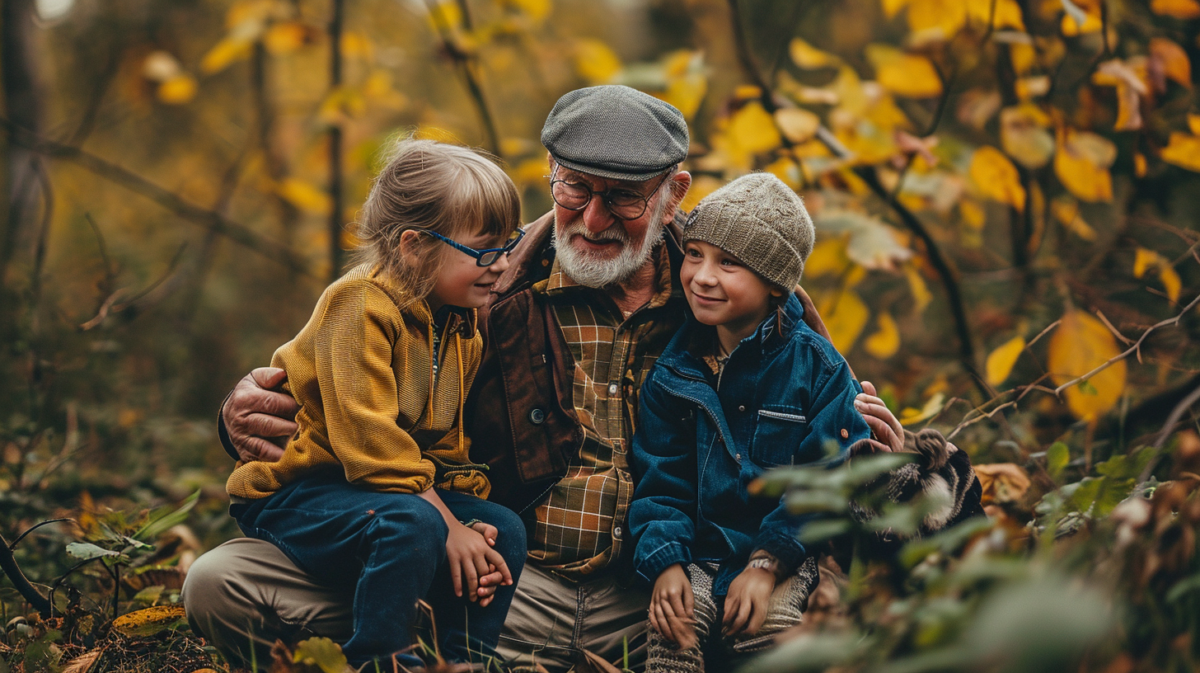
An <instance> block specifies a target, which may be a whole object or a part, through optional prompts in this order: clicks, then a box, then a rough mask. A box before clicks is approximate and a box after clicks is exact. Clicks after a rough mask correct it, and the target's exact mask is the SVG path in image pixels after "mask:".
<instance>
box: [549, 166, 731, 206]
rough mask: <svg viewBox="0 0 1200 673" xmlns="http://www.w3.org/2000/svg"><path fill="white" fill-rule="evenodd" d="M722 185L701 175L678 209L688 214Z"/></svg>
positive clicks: (714, 179)
mask: <svg viewBox="0 0 1200 673" xmlns="http://www.w3.org/2000/svg"><path fill="white" fill-rule="evenodd" d="M545 164H546V162H545V161H542V170H545ZM723 184H725V183H724V182H723V181H722V180H718V179H717V178H714V177H713V176H711V175H701V176H700V177H698V178H696V179H695V180H693V181H692V186H691V188H690V189H688V191H687V195H686V196H684V197H683V203H681V204H679V207H680V208H682V209H683V211H684V212H685V213H690V212H691V211H692V209H693V208H695V207H696V204H698V203H700V200H701V199H703V198H704V197H706V196H708V195H709V194H712V193H713V192H715V191H717V190H718V189H720V188H721V185H723Z"/></svg>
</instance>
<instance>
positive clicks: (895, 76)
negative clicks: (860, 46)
mask: <svg viewBox="0 0 1200 673" xmlns="http://www.w3.org/2000/svg"><path fill="white" fill-rule="evenodd" d="M866 54H867V60H869V61H870V62H871V65H873V66H874V67H875V78H876V80H878V81H879V84H880V85H881V86H882V87H883V88H885V89H887V90H888V91H891V92H892V93H894V94H896V95H898V96H905V97H908V98H933V97H935V96H940V95H941V94H942V79H941V77H939V76H938V73H937V70H936V69H934V67H933V62H932V61H930V60H929V59H927V58H925V57H924V56H919V55H917V54H906V53H904V52H902V51H900V50H899V49H896V48H895V47H891V46H888V45H884V44H868V45H867V48H866Z"/></svg>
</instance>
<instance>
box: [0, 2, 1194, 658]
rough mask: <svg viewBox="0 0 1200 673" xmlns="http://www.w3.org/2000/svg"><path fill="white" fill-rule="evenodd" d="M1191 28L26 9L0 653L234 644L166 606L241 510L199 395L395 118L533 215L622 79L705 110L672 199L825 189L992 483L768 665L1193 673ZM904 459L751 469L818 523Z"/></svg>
mask: <svg viewBox="0 0 1200 673" xmlns="http://www.w3.org/2000/svg"><path fill="white" fill-rule="evenodd" d="M1198 34H1200V2H1197V0H1087V1H1086V2H1077V1H1073V0H882V2H881V1H880V0H843V1H839V2H832V1H828V0H821V1H814V2H797V1H796V0H740V1H739V0H647V1H645V2H640V1H637V0H591V1H588V2H585V1H583V0H424V1H421V0H387V1H384V0H236V1H234V2H230V1H229V0H170V1H166V0H108V1H106V2H98V1H97V0H5V2H4V3H3V15H2V16H0V59H2V64H0V65H2V68H3V72H2V75H3V83H2V84H3V94H4V108H3V109H4V116H3V118H2V119H0V127H2V129H3V133H0V143H2V144H3V147H4V151H5V154H4V164H3V165H4V168H3V170H4V175H5V192H4V197H5V202H4V204H3V207H4V208H5V209H6V211H7V217H6V218H5V220H4V225H3V230H2V231H3V239H2V240H0V332H2V342H0V344H2V345H0V348H2V351H0V352H2V355H0V535H2V536H3V540H4V542H3V543H2V544H0V567H2V568H3V570H4V571H5V574H6V579H5V580H3V582H0V609H2V611H3V621H4V623H5V632H4V634H3V638H2V639H0V671H3V670H25V671H35V670H38V671H40V670H47V671H58V670H62V669H63V668H64V667H69V665H74V666H76V668H75V669H71V670H79V671H83V670H91V671H101V670H122V669H125V670H128V669H129V668H138V667H143V668H145V669H146V670H150V669H155V670H180V671H192V670H196V669H197V668H203V667H204V666H207V665H209V664H210V663H212V662H210V660H209V656H210V654H211V652H208V651H205V650H203V649H201V648H200V645H199V644H198V643H197V642H196V641H195V640H194V639H189V638H187V637H186V629H185V628H183V627H182V626H181V624H180V621H179V619H178V611H177V608H176V607H173V606H174V605H175V602H176V601H177V597H178V588H179V583H180V580H181V578H182V575H183V573H184V572H185V571H186V567H187V565H188V564H189V563H190V561H191V559H194V558H195V556H196V554H198V553H200V552H202V551H203V550H204V549H207V548H211V547H212V546H214V545H216V544H219V543H220V542H221V541H223V540H225V539H228V538H229V537H231V536H233V535H234V534H235V533H236V530H235V526H234V525H233V523H232V520H231V519H229V518H228V517H227V516H226V514H225V504H226V501H225V497H224V489H223V484H224V478H225V476H226V475H227V473H228V471H229V469H230V467H231V462H230V460H229V459H228V457H227V456H226V454H225V453H224V451H222V449H221V447H220V445H219V443H218V441H217V438H216V432H215V423H214V419H215V414H216V410H217V408H218V406H219V404H220V402H221V400H222V398H223V397H224V395H225V394H226V393H227V392H228V391H229V390H230V389H231V387H232V386H233V384H234V383H235V382H236V380H237V379H238V378H240V377H241V376H242V375H244V374H245V373H246V372H247V371H249V370H250V369H251V368H253V367H255V366H261V365H264V364H266V363H267V362H268V361H269V359H270V355H271V353H272V352H273V350H274V349H275V348H276V347H277V346H279V345H280V344H282V343H283V342H285V341H287V340H288V339H290V338H291V337H292V336H293V335H294V334H295V333H296V331H297V330H298V328H299V327H300V326H301V325H303V323H304V322H305V320H306V319H307V317H308V315H309V313H310V311H311V307H312V306H313V304H314V301H315V299H316V297H317V296H318V294H319V293H320V291H321V290H322V289H323V288H324V286H325V285H326V284H327V283H328V282H329V281H330V280H331V279H332V278H334V277H336V275H337V273H338V271H339V270H341V269H344V265H345V263H346V261H347V255H348V253H349V251H350V250H352V249H353V247H354V244H355V238H354V235H353V226H352V223H353V221H354V218H355V214H356V212H357V209H358V207H359V205H360V204H361V202H362V200H363V198H364V196H365V195H366V193H367V190H368V189H369V186H370V180H371V175H372V170H373V168H374V167H375V166H376V161H377V159H378V151H379V149H380V148H381V146H382V145H383V144H384V143H385V142H386V141H387V140H388V139H389V138H390V137H393V136H394V135H395V134H397V133H415V134H416V135H418V136H421V137H430V138H436V139H442V140H447V141H450V142H460V143H464V144H470V145H474V146H479V147H483V148H486V149H488V150H490V151H491V152H493V153H495V154H496V155H497V156H498V157H500V159H501V160H502V161H503V163H504V165H505V167H506V169H507V170H508V171H509V173H510V175H511V176H512V177H513V179H514V180H515V181H516V182H517V183H518V185H519V186H520V188H521V190H522V194H523V198H524V212H525V217H526V219H527V220H530V221H531V220H533V219H534V218H536V217H537V216H539V215H540V214H542V213H543V212H545V211H546V210H547V209H548V208H549V205H550V201H549V196H548V192H547V179H546V177H545V174H546V170H547V169H546V161H545V151H544V149H543V148H542V147H541V145H540V144H539V142H538V133H539V130H540V128H541V124H542V122H543V120H544V119H545V116H546V114H547V112H548V111H549V109H550V108H551V106H552V105H553V103H554V101H555V100H556V99H557V98H558V97H559V96H560V95H561V94H563V93H564V92H566V91H569V90H571V89H573V88H576V87H580V86H586V85H592V84H600V83H622V84H628V85H630V86H634V87H637V88H640V89H642V90H644V91H647V92H650V93H652V94H654V95H656V96H659V97H662V98H664V99H665V100H668V101H669V102H671V103H672V104H674V105H676V106H677V107H678V108H679V109H680V110H682V111H683V113H684V114H685V116H686V117H687V118H688V121H689V123H690V125H691V129H692V148H691V153H690V156H689V158H688V161H687V164H686V165H685V168H686V169H687V170H690V171H691V172H692V174H693V176H694V178H695V182H694V185H693V188H692V190H691V192H690V193H689V196H688V200H687V202H686V203H685V208H690V207H692V206H693V205H694V204H695V203H696V202H697V201H698V200H699V199H700V198H701V197H703V196H704V195H705V194H707V193H709V192H711V191H712V190H713V189H715V188H716V187H718V186H720V185H721V184H723V183H725V182H726V181H728V180H730V179H732V178H734V177H737V176H738V175H741V174H744V173H746V172H748V171H751V170H767V171H770V172H772V173H775V174H776V175H778V176H779V177H780V178H782V179H783V180H784V181H785V182H787V183H788V184H789V185H791V186H792V187H793V188H795V189H796V190H797V191H798V192H800V193H801V194H802V195H803V196H804V197H805V199H806V203H807V205H808V207H809V209H810V211H811V212H812V214H813V216H814V219H815V221H816V224H817V229H818V237H819V240H818V244H817V247H816V249H815V250H814V252H813V255H812V258H811V259H810V260H809V262H808V265H807V267H806V273H805V279H804V284H805V286H806V287H807V289H808V291H809V292H810V293H811V294H812V295H813V297H814V298H815V300H816V301H817V304H818V306H819V307H820V309H821V312H822V315H823V317H824V319H825V321H826V322H827V324H828V325H829V327H830V331H831V333H832V335H833V339H834V341H835V345H836V346H837V347H838V348H839V350H841V351H842V352H843V353H844V354H845V355H846V357H847V359H848V360H849V361H850V363H851V365H852V367H853V368H854V369H855V372H856V373H857V374H858V375H859V376H860V377H861V378H866V379H870V380H872V381H874V382H876V383H877V385H879V386H880V388H881V389H882V391H883V396H884V397H885V399H886V400H887V402H888V403H889V405H891V406H892V408H893V410H894V411H895V412H896V413H897V414H898V415H899V417H900V418H901V420H902V422H904V423H905V424H906V425H907V426H909V427H911V428H913V429H919V428H920V427H923V426H924V425H927V424H932V425H933V426H934V427H937V428H940V429H942V430H943V431H944V432H946V433H947V434H948V435H951V436H952V437H953V440H954V441H955V443H956V444H957V445H958V446H960V447H961V448H963V449H964V450H966V451H967V452H969V453H970V455H971V456H972V460H973V462H974V463H975V464H976V467H977V470H978V473H979V476H980V479H981V482H982V484H983V487H984V502H985V504H986V505H987V509H988V512H989V515H990V518H989V519H988V520H987V521H979V522H974V523H972V524H970V525H968V526H966V527H960V528H959V529H954V530H952V531H949V532H947V533H945V534H943V535H940V536H938V537H936V538H932V539H927V540H921V541H917V542H914V543H911V544H909V545H908V546H906V547H905V548H904V551H903V553H901V554H900V555H899V556H897V557H896V558H895V559H891V560H890V561H887V562H882V563H881V562H875V563H869V562H867V560H866V558H865V557H864V556H861V555H860V554H858V553H857V548H855V549H856V553H855V554H853V555H852V558H851V559H850V561H849V567H848V568H847V569H848V571H849V578H848V581H845V582H832V581H827V582H826V583H824V584H823V585H822V586H823V588H822V590H821V592H819V594H818V595H817V596H816V597H815V598H814V604H813V608H812V610H811V612H810V618H809V620H808V623H807V624H806V625H805V626H804V627H802V629H801V630H800V631H798V632H797V633H793V634H790V635H789V638H788V642H787V643H786V644H785V645H784V646H783V647H782V648H781V649H780V650H779V651H778V652H777V654H776V655H773V658H771V657H768V658H767V659H764V660H761V661H759V662H756V663H755V664H754V665H753V668H754V669H755V670H809V669H812V670H823V669H827V668H830V667H837V670H887V671H891V672H893V673H895V672H898V671H919V670H1001V669H1004V670H1047V671H1053V670H1076V669H1078V670H1097V671H1111V672H1113V673H1121V672H1126V671H1133V670H1179V671H1185V670H1195V668H1196V667H1197V662H1200V616H1198V615H1200V561H1198V560H1197V556H1196V547H1197V538H1196V529H1197V526H1200V495H1197V493H1198V491H1197V487H1198V486H1200V436H1198V435H1197V432H1196V431H1197V429H1198V428H1200V425H1198V423H1197V418H1198V416H1197V412H1196V411H1195V410H1194V408H1195V407H1196V405H1197V402H1198V400H1200V348H1197V347H1196V344H1197V338H1200V319H1198V317H1197V313H1198V312H1197V311H1196V305H1197V301H1198V299H1200V296H1198V295H1200V253H1198V249H1200V226H1197V224H1196V223H1197V221H1198V219H1200V198H1197V196H1196V195H1197V193H1198V192H1200V100H1198V99H1197V97H1196V93H1195V83H1196V75H1195V71H1194V69H1193V67H1192V64H1194V63H1197V62H1198V61H1197V57H1198V55H1200V41H1198ZM883 467H885V466H884V465H882V464H874V465H872V464H871V463H870V462H869V461H868V462H864V463H863V464H862V467H860V468H859V469H857V470H855V469H850V470H847V471H842V472H839V473H838V474H839V476H838V477H837V478H836V479H827V478H826V479H820V480H816V479H813V477H812V475H809V474H805V473H803V472H794V473H793V472H789V473H782V474H781V475H779V476H778V477H776V478H775V479H774V480H773V481H772V482H770V483H767V484H764V486H763V488H764V489H765V490H766V491H767V492H769V493H776V492H786V493H787V494H788V495H787V497H788V498H789V502H790V503H791V504H792V505H793V507H794V508H796V509H798V510H799V509H819V510H824V511H828V512H830V513H831V514H833V515H834V519H833V520H832V523H831V525H830V526H829V527H828V528H827V529H825V530H819V531H815V532H813V535H814V538H820V537H829V536H832V535H835V534H841V535H849V536H850V537H851V538H853V539H857V540H860V541H862V540H866V539H868V538H869V537H870V536H871V535H873V534H874V533H875V529H877V528H880V527H890V528H892V529H893V530H894V531H896V532H899V533H904V532H905V531H908V530H912V529H913V528H915V526H916V524H917V522H918V521H919V519H920V517H921V516H922V514H923V512H924V511H926V510H925V509H922V508H923V507H926V506H927V503H915V504H913V505H911V506H907V507H894V508H887V509H885V515H884V516H883V517H882V522H880V521H876V522H875V523H873V524H864V523H862V522H858V521H856V520H855V519H853V517H850V516H848V515H847V511H848V510H847V502H848V500H849V498H850V496H851V495H856V496H857V497H866V496H864V495H863V489H864V488H865V486H864V485H865V484H867V483H868V482H870V477H871V475H872V474H873V473H874V472H877V471H878V470H879V469H882V468H883ZM838 517H840V518H838ZM59 519H61V520H62V521H56V522H54V523H51V524H49V525H45V526H42V527H39V528H37V529H35V530H33V531H32V532H31V533H30V534H29V535H28V536H25V535H24V534H23V533H24V532H26V531H28V530H29V529H30V528H31V527H32V526H35V525H37V524H39V523H40V522H45V521H52V520H59ZM164 606H165V607H164ZM146 607H157V608H159V611H158V612H154V611H151V612H150V613H147V612H135V611H137V610H139V609H140V608H146ZM127 613H134V616H133V617H126V618H125V619H124V621H122V620H118V621H117V622H116V623H113V622H111V619H112V618H113V617H114V616H116V615H124V614H127ZM155 615H157V616H155ZM81 655H82V658H80V657H81ZM281 656H283V655H281ZM331 657H332V658H331ZM284 658H286V659H287V660H288V661H291V659H292V658H293V657H292V655H291V654H287V655H286V656H285V657H284ZM294 658H295V659H296V660H298V661H307V662H308V664H303V663H301V664H296V665H297V666H301V667H303V666H305V665H309V666H317V667H320V668H322V670H326V671H329V670H336V668H337V665H338V664H337V658H336V652H333V653H332V654H331V653H330V651H328V650H327V649H322V648H321V647H320V643H310V644H309V646H308V649H305V648H303V647H302V648H301V649H300V650H299V651H298V652H297V653H296V654H295V656H294ZM281 661H282V660H281ZM70 662H73V664H71V663H70ZM81 662H83V663H82V664H81ZM131 662H133V663H131ZM610 663H614V664H616V665H618V666H620V665H621V662H610ZM212 665H214V666H215V665H219V662H216V663H212ZM279 665H280V666H283V665H284V664H282V663H280V664H279ZM81 666H82V667H81ZM596 666H597V667H598V669H603V666H602V664H600V663H597V664H596Z"/></svg>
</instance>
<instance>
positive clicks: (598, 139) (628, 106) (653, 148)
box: [542, 84, 688, 180]
mask: <svg viewBox="0 0 1200 673" xmlns="http://www.w3.org/2000/svg"><path fill="white" fill-rule="evenodd" d="M542 144H543V145H545V146H546V149H547V150H550V155H551V156H552V157H554V160H555V161H557V162H558V163H559V164H561V165H563V166H566V167H567V168H571V169H574V170H577V171H579V172H581V173H587V174H589V175H595V176H598V177H602V178H611V179H614V180H649V179H650V178H652V177H654V176H656V175H662V174H663V173H664V172H666V170H667V169H669V168H670V167H672V166H674V165H675V164H677V163H679V162H681V161H683V160H684V158H686V157H687V153H688V129H687V121H685V120H684V118H683V113H681V112H680V111H679V110H677V109H675V106H673V105H671V104H670V103H666V102H664V101H661V100H659V99H657V98H655V97H654V96H651V95H649V94H645V93H642V92H641V91H638V90H637V89H631V88H629V87H627V86H620V85H616V84H610V85H605V86H593V87H588V88H586V89H576V90H575V91H571V92H570V93H567V94H566V95H564V96H563V97H562V98H559V99H558V102H557V103H555V105H554V109H553V110H551V111H550V115H549V116H548V117H546V125H545V126H543V127H542Z"/></svg>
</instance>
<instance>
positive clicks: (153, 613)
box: [112, 605, 187, 636]
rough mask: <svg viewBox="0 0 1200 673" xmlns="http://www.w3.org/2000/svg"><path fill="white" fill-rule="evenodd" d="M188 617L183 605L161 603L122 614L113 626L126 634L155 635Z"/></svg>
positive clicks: (118, 631)
mask: <svg viewBox="0 0 1200 673" xmlns="http://www.w3.org/2000/svg"><path fill="white" fill-rule="evenodd" d="M185 619H187V617H186V615H185V614H184V612H183V606H182V605H159V606H155V607H152V608H146V609H145V610H137V611H136V612H130V613H128V614H124V615H121V616H120V617H117V618H116V619H114V620H113V623H112V628H113V630H114V631H116V632H117V633H120V634H121V635H124V636H146V635H154V634H156V633H158V632H160V631H163V630H165V629H168V628H172V627H174V626H177V625H178V624H179V623H180V622H182V621H183V620H185Z"/></svg>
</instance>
